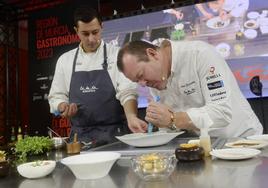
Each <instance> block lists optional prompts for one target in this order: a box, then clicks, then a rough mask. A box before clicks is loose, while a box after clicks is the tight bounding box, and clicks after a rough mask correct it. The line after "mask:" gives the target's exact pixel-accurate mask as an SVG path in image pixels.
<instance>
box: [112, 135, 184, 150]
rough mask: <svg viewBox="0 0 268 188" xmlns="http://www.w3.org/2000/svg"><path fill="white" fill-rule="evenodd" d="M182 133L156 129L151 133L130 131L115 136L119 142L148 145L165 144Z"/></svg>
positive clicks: (136, 145)
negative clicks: (129, 132)
mask: <svg viewBox="0 0 268 188" xmlns="http://www.w3.org/2000/svg"><path fill="white" fill-rule="evenodd" d="M182 133H184V132H183V131H180V132H172V133H168V132H164V131H158V132H153V133H132V134H126V135H123V136H116V138H117V139H118V140H120V141H121V142H124V143H126V144H128V145H131V146H135V147H150V146H159V145H164V144H167V143H168V142H169V141H171V140H172V139H173V138H175V137H176V136H178V135H180V134H182Z"/></svg>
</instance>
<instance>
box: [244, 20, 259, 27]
mask: <svg viewBox="0 0 268 188" xmlns="http://www.w3.org/2000/svg"><path fill="white" fill-rule="evenodd" d="M244 27H245V28H247V29H257V28H258V27H259V23H258V22H257V21H256V20H248V21H246V22H245V23H244Z"/></svg>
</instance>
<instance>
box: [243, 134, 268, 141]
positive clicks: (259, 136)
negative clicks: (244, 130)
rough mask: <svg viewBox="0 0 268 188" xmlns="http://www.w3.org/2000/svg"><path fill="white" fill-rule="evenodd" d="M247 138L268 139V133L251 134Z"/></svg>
mask: <svg viewBox="0 0 268 188" xmlns="http://www.w3.org/2000/svg"><path fill="white" fill-rule="evenodd" d="M247 139H250V140H262V141H268V134H262V135H252V136H248V137H247Z"/></svg>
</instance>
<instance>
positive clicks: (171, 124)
mask: <svg viewBox="0 0 268 188" xmlns="http://www.w3.org/2000/svg"><path fill="white" fill-rule="evenodd" d="M168 111H169V112H170V120H171V122H170V124H169V126H168V128H170V129H171V130H176V129H177V126H176V124H175V113H174V112H172V111H171V110H168Z"/></svg>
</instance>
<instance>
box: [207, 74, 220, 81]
mask: <svg viewBox="0 0 268 188" xmlns="http://www.w3.org/2000/svg"><path fill="white" fill-rule="evenodd" d="M219 77H221V74H220V73H219V74H213V75H210V76H207V77H206V80H207V81H209V80H212V79H215V78H219Z"/></svg>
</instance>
